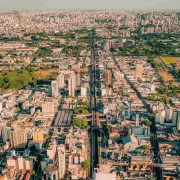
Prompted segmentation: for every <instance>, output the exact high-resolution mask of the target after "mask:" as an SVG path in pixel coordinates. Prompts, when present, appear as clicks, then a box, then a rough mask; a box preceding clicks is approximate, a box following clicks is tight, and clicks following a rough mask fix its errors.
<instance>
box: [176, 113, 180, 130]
mask: <svg viewBox="0 0 180 180" xmlns="http://www.w3.org/2000/svg"><path fill="white" fill-rule="evenodd" d="M177 130H180V111H179V112H178V116H177Z"/></svg>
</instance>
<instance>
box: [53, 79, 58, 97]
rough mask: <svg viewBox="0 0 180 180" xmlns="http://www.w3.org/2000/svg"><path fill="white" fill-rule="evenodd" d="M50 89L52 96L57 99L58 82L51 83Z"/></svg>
mask: <svg viewBox="0 0 180 180" xmlns="http://www.w3.org/2000/svg"><path fill="white" fill-rule="evenodd" d="M51 87H52V96H53V97H57V96H58V91H59V87H58V82H57V81H51Z"/></svg>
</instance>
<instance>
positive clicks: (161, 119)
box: [155, 110, 165, 124]
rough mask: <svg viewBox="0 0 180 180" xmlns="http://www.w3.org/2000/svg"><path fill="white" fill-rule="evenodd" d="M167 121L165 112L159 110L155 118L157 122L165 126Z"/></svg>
mask: <svg viewBox="0 0 180 180" xmlns="http://www.w3.org/2000/svg"><path fill="white" fill-rule="evenodd" d="M164 121H165V110H158V112H157V113H156V116H155V122H156V123H160V124H164Z"/></svg>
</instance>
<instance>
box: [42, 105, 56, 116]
mask: <svg viewBox="0 0 180 180" xmlns="http://www.w3.org/2000/svg"><path fill="white" fill-rule="evenodd" d="M42 112H43V113H54V103H53V102H45V103H43V104H42Z"/></svg>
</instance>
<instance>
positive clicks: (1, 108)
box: [0, 102, 3, 113]
mask: <svg viewBox="0 0 180 180" xmlns="http://www.w3.org/2000/svg"><path fill="white" fill-rule="evenodd" d="M2 110H3V103H2V102H0V113H1V111H2Z"/></svg>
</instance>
